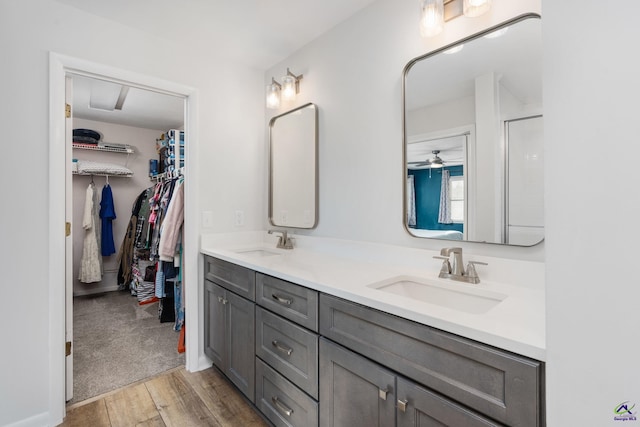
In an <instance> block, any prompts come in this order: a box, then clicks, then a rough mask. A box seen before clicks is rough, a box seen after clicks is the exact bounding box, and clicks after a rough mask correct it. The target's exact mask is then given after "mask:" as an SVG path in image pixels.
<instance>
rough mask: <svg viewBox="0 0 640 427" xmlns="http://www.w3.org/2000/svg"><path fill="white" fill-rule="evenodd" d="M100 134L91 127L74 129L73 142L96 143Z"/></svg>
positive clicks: (100, 136)
mask: <svg viewBox="0 0 640 427" xmlns="http://www.w3.org/2000/svg"><path fill="white" fill-rule="evenodd" d="M100 138H102V135H100V134H99V133H98V132H96V131H95V130H91V129H74V130H73V142H83V143H89V144H97V143H98V141H100Z"/></svg>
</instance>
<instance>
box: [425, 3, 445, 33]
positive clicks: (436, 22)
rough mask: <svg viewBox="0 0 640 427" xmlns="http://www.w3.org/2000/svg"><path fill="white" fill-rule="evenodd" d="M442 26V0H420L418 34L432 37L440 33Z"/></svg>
mask: <svg viewBox="0 0 640 427" xmlns="http://www.w3.org/2000/svg"><path fill="white" fill-rule="evenodd" d="M443 28H444V3H443V0H421V1H420V34H421V35H422V37H432V36H435V35H437V34H440V32H441V31H442V29H443Z"/></svg>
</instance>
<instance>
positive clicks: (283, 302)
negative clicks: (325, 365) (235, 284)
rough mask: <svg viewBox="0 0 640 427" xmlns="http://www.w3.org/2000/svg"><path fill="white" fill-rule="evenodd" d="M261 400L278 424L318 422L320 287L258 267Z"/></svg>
mask: <svg viewBox="0 0 640 427" xmlns="http://www.w3.org/2000/svg"><path fill="white" fill-rule="evenodd" d="M256 303H257V304H258V307H257V308H256V406H257V407H258V409H260V411H262V413H263V414H265V416H266V417H267V418H268V419H269V420H270V421H271V422H273V423H274V424H275V425H276V426H305V427H307V426H309V427H312V426H317V425H318V401H317V400H318V334H317V330H318V293H317V292H316V291H313V290H310V289H307V288H304V287H302V286H299V285H296V284H293V283H290V282H286V281H284V280H280V279H276V278H274V277H270V276H266V275H264V274H261V273H256Z"/></svg>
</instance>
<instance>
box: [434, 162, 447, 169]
mask: <svg viewBox="0 0 640 427" xmlns="http://www.w3.org/2000/svg"><path fill="white" fill-rule="evenodd" d="M443 166H444V165H443V164H442V163H431V168H433V169H440V168H441V167H443Z"/></svg>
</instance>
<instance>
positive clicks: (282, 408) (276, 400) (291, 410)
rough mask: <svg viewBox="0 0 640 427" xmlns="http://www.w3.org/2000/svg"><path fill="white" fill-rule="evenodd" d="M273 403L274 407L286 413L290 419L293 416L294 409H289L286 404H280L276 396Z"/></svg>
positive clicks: (273, 397) (272, 399)
mask: <svg viewBox="0 0 640 427" xmlns="http://www.w3.org/2000/svg"><path fill="white" fill-rule="evenodd" d="M271 401H272V402H273V404H274V405H276V407H277V408H278V409H279V410H280V411H281V412H282V413H284V414H285V415H286V416H287V417H290V416H291V414H293V409H291V408H288V407H287V406H286V405H285V404H284V403H282V402H280V400H279V399H278V398H277V397H276V396H272V397H271Z"/></svg>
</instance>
